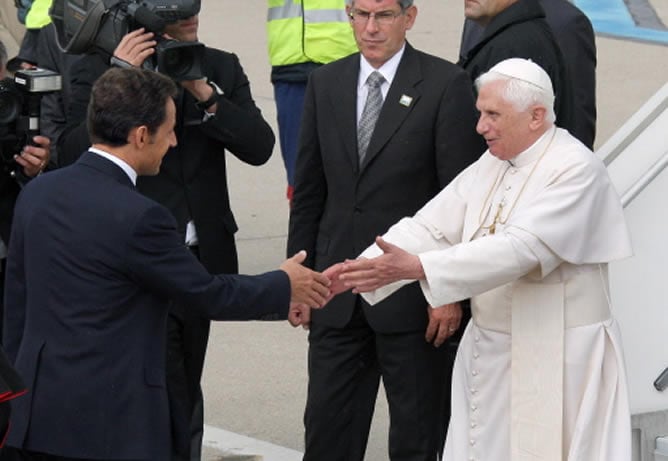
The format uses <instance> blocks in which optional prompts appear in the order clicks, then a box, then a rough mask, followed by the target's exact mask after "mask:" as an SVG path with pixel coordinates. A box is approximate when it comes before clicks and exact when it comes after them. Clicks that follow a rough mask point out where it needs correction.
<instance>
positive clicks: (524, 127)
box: [326, 58, 632, 461]
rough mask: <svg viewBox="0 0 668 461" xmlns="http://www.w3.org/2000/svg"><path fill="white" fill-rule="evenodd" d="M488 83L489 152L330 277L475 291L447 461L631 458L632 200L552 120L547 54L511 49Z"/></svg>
mask: <svg viewBox="0 0 668 461" xmlns="http://www.w3.org/2000/svg"><path fill="white" fill-rule="evenodd" d="M476 87H477V88H478V92H479V93H478V94H479V96H478V100H477V107H478V109H479V111H480V114H481V115H480V120H479V122H478V126H477V130H478V132H479V133H480V134H481V135H482V136H484V137H485V139H486V141H487V145H488V147H489V150H488V151H487V152H485V153H484V154H483V155H482V156H481V158H480V159H479V160H478V161H477V162H476V163H474V164H472V165H471V166H470V167H469V168H468V169H466V170H465V171H463V172H462V173H461V174H460V175H459V176H458V177H457V178H456V179H455V180H454V181H452V183H451V184H450V185H448V186H447V187H446V188H445V189H443V190H442V191H441V193H439V194H438V195H437V196H436V197H435V198H434V199H432V200H431V201H430V202H429V203H427V204H426V205H425V206H424V207H423V208H422V209H421V210H420V211H418V213H417V214H416V215H415V216H414V217H412V218H405V219H403V220H401V221H400V222H399V223H397V224H395V225H394V226H392V227H391V228H390V229H389V231H388V232H387V234H385V235H384V236H383V237H382V238H378V239H377V241H376V244H375V245H372V246H371V247H369V248H368V249H367V250H366V251H365V252H364V253H362V255H361V257H360V258H359V259H357V260H355V261H347V262H345V263H340V264H338V265H336V266H333V267H332V268H330V269H329V270H328V271H327V272H326V273H329V274H330V276H333V277H334V278H335V279H336V275H332V274H338V281H336V282H335V284H334V285H333V286H336V285H338V287H337V288H336V289H335V290H342V289H344V287H345V288H349V287H354V291H356V292H361V293H364V297H365V299H366V300H367V301H368V302H370V303H371V304H374V303H377V302H378V301H380V300H382V299H383V298H385V297H386V296H388V295H389V294H391V293H392V292H394V291H395V290H397V289H398V288H399V287H401V286H403V285H404V284H407V283H410V282H413V281H415V280H419V282H420V285H421V287H422V290H423V292H424V294H425V296H426V298H427V300H428V301H429V303H430V304H431V305H432V306H441V305H443V304H448V303H453V302H456V301H460V300H463V299H467V298H471V310H472V320H471V322H470V323H469V325H468V327H467V328H466V332H465V333H464V336H463V338H462V340H461V343H460V346H459V350H458V353H457V359H456V362H455V368H454V372H453V373H454V376H453V383H452V406H453V408H452V418H451V420H450V428H449V431H448V435H447V441H446V444H445V451H444V456H443V459H444V460H447V461H464V460H481V461H511V460H512V461H529V460H532V461H533V460H536V461H537V460H541V461H563V460H567V461H629V460H630V459H631V427H630V413H629V405H628V395H627V387H626V376H625V370H624V360H623V355H622V345H621V338H620V333H619V329H618V326H617V323H616V322H615V320H614V319H613V318H612V316H611V313H610V298H609V288H608V271H607V263H608V262H610V261H613V260H617V259H620V258H625V257H628V256H630V255H631V253H632V252H631V246H630V242H629V235H628V232H627V228H626V224H625V220H624V215H623V212H622V207H621V204H620V201H619V197H618V195H617V193H616V191H615V189H614V188H613V186H612V184H611V183H610V178H609V177H608V174H607V172H606V169H605V167H604V165H603V164H602V162H601V161H600V160H599V159H598V158H597V157H596V156H595V155H593V154H592V152H591V151H590V150H588V149H587V148H586V147H585V146H584V145H582V144H581V143H580V142H579V141H578V140H577V139H575V138H574V137H573V136H571V135H570V134H569V133H568V132H567V131H565V130H563V129H560V128H557V127H556V126H555V125H554V119H555V116H554V111H553V103H554V93H553V90H552V84H551V82H550V79H549V77H548V75H547V74H546V73H545V72H544V71H543V70H542V69H541V68H540V67H539V66H538V65H536V64H534V63H532V62H531V61H528V60H525V59H517V58H513V59H509V60H506V61H503V62H501V63H499V64H497V65H496V66H494V67H493V68H492V69H491V70H490V71H489V72H487V73H486V74H484V75H482V76H480V77H479V78H478V80H477V81H476ZM456 326H457V325H456V324H454V323H453V325H451V327H452V328H451V330H452V329H453V328H455V327H456Z"/></svg>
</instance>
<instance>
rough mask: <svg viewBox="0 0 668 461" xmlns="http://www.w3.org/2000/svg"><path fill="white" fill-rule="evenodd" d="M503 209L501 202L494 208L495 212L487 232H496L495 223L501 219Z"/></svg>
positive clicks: (492, 233)
mask: <svg viewBox="0 0 668 461" xmlns="http://www.w3.org/2000/svg"><path fill="white" fill-rule="evenodd" d="M502 211H503V202H501V203H499V207H498V208H497V209H496V214H495V215H494V220H493V221H492V224H490V226H489V233H490V234H491V235H494V232H496V224H497V223H498V222H499V221H500V220H501V212H502Z"/></svg>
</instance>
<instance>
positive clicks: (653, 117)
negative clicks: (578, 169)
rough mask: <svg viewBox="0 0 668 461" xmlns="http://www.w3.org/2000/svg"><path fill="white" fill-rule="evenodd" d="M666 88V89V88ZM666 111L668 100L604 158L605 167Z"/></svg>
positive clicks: (655, 108) (658, 106) (647, 116)
mask: <svg viewBox="0 0 668 461" xmlns="http://www.w3.org/2000/svg"><path fill="white" fill-rule="evenodd" d="M664 88H665V87H664ZM666 109H668V98H665V99H663V100H662V101H661V102H659V103H658V104H657V105H656V107H654V109H652V111H651V112H649V113H648V114H647V115H646V116H645V117H644V118H643V120H642V121H641V122H640V123H638V125H636V126H635V127H634V128H633V129H632V130H631V131H630V132H629V133H628V134H627V135H626V136H625V137H624V139H622V140H621V141H620V142H619V143H618V144H617V145H616V146H615V147H614V149H612V150H611V151H610V152H609V153H608V154H607V155H606V156H605V158H603V163H604V164H605V166H608V165H610V164H611V163H612V162H613V161H614V160H615V159H616V158H617V157H619V156H620V155H621V153H622V152H624V150H625V149H626V148H627V147H629V145H631V143H632V142H633V141H635V140H636V139H637V138H638V136H640V134H641V133H642V132H643V131H645V129H647V127H648V126H649V125H650V124H651V123H653V122H654V120H656V119H657V117H658V116H659V115H661V114H662V113H663V112H664V111H665V110H666Z"/></svg>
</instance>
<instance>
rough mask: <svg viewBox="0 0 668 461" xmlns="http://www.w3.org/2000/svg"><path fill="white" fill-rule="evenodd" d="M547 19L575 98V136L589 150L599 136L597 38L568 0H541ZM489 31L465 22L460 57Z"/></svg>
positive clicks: (582, 16) (580, 13)
mask: <svg viewBox="0 0 668 461" xmlns="http://www.w3.org/2000/svg"><path fill="white" fill-rule="evenodd" d="M538 3H540V6H541V7H542V8H543V10H544V11H545V20H546V21H547V23H548V24H549V26H550V28H551V29H552V32H553V33H554V36H555V38H556V39H557V42H558V43H559V48H561V52H562V54H563V56H564V62H565V64H566V68H567V69H568V74H569V76H570V79H571V81H572V82H573V91H574V95H575V104H574V111H573V117H574V124H573V131H571V134H572V135H573V136H575V137H576V138H578V139H579V140H580V141H582V143H583V144H584V145H585V146H587V147H588V148H589V149H593V148H594V147H593V146H594V138H595V137H596V38H595V36H594V28H593V27H592V25H591V21H589V18H588V17H587V15H585V14H584V13H583V12H582V11H580V9H579V8H578V7H577V6H575V5H573V4H572V3H571V2H569V1H568V0H538ZM484 31H485V28H484V27H483V26H482V25H480V24H478V23H476V22H475V21H473V20H471V19H468V18H467V19H466V21H465V22H464V30H463V31H462V43H461V46H460V49H459V54H460V56H466V54H467V53H468V51H469V50H470V49H471V48H473V47H474V46H475V45H476V44H477V43H478V42H479V41H480V40H481V38H482V37H483V33H484Z"/></svg>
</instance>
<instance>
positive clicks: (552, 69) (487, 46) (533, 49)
mask: <svg viewBox="0 0 668 461" xmlns="http://www.w3.org/2000/svg"><path fill="white" fill-rule="evenodd" d="M464 14H465V16H466V17H467V18H468V19H470V20H472V21H474V22H475V23H476V24H478V25H480V26H481V27H484V28H485V30H484V32H483V35H482V37H481V38H480V40H479V41H478V43H476V44H475V45H474V46H473V47H472V48H471V49H470V50H468V52H467V53H466V54H465V55H464V56H462V57H461V59H460V60H459V62H458V64H459V65H460V66H462V67H463V68H464V69H465V70H466V71H467V72H468V73H469V75H470V77H471V80H472V81H475V79H476V78H478V76H479V75H480V74H482V73H483V72H486V71H488V70H489V69H490V68H492V66H494V65H495V64H497V63H499V62H501V61H503V60H505V59H508V58H525V59H530V60H532V61H533V62H535V63H536V64H538V65H539V66H541V67H542V68H543V69H544V70H545V71H546V72H547V74H548V75H549V76H550V79H551V80H552V82H553V85H554V91H555V97H556V102H555V112H556V114H557V121H556V124H557V126H559V127H561V128H565V129H567V130H568V131H569V132H570V133H573V134H575V133H576V132H577V129H576V125H575V119H574V116H573V113H574V111H575V100H574V92H573V83H572V81H571V79H570V76H569V73H568V68H567V66H566V63H565V61H564V57H563V55H562V53H561V49H560V48H559V45H558V43H557V40H556V39H555V37H554V34H553V32H552V29H550V26H549V25H548V23H547V21H546V20H545V11H543V8H542V7H541V6H540V4H539V3H538V0H478V1H476V2H466V3H465V7H464Z"/></svg>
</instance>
